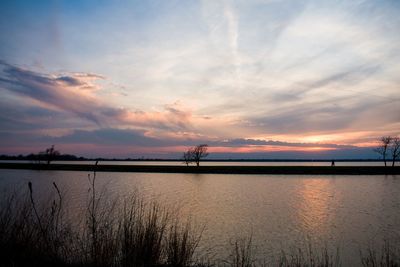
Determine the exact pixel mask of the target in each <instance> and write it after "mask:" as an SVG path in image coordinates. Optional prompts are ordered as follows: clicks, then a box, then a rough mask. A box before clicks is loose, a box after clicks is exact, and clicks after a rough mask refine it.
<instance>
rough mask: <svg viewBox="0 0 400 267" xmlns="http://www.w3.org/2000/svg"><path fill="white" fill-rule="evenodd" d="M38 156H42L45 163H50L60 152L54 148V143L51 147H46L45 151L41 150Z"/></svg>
mask: <svg viewBox="0 0 400 267" xmlns="http://www.w3.org/2000/svg"><path fill="white" fill-rule="evenodd" d="M39 155H40V158H43V159H44V160H45V161H46V162H47V164H50V162H52V161H53V160H54V159H55V158H56V157H57V156H59V155H60V152H59V151H58V150H55V148H54V145H52V146H51V147H49V148H47V149H46V150H45V151H42V152H40V153H39Z"/></svg>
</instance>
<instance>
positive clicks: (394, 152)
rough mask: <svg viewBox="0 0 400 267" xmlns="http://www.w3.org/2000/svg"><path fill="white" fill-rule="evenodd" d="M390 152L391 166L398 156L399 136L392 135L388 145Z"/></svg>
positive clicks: (399, 151) (399, 153) (399, 148)
mask: <svg viewBox="0 0 400 267" xmlns="http://www.w3.org/2000/svg"><path fill="white" fill-rule="evenodd" d="M389 150H390V154H391V156H392V167H394V165H395V163H396V159H397V158H398V157H399V156H400V138H399V137H393V138H392V142H391V144H390V147H389Z"/></svg>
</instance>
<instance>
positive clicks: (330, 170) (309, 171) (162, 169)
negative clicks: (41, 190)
mask: <svg viewBox="0 0 400 267" xmlns="http://www.w3.org/2000/svg"><path fill="white" fill-rule="evenodd" d="M0 169H20V170H53V171H89V172H92V171H97V172H148V173H198V174H276V175H280V174H285V175H398V174H400V166H395V167H391V166H388V167H384V166H333V167H331V166H289V165H288V166H199V167H197V166H172V165H108V164H107V165H101V164H100V165H97V166H94V165H84V164H50V165H47V164H34V163H0Z"/></svg>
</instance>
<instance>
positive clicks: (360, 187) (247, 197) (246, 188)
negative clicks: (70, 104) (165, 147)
mask: <svg viewBox="0 0 400 267" xmlns="http://www.w3.org/2000/svg"><path fill="white" fill-rule="evenodd" d="M87 176H88V173H87V172H65V171H28V170H0V188H2V189H4V188H8V189H10V188H26V183H27V181H32V182H33V185H34V192H35V194H36V195H45V192H47V191H49V190H51V183H52V182H53V181H55V182H56V183H57V184H59V186H60V187H61V188H63V190H64V191H65V192H66V194H67V197H68V199H69V205H71V206H72V207H74V208H79V207H82V206H83V205H84V203H85V201H86V193H87V189H88V187H89V184H88V179H87ZM97 181H98V186H99V187H101V186H106V188H107V193H108V194H109V195H111V196H126V195H129V194H130V193H131V192H132V191H133V190H135V189H139V190H140V192H141V193H142V194H143V196H144V197H145V198H148V199H154V198H156V199H158V200H160V201H161V202H162V203H165V204H166V205H169V206H173V207H179V208H180V211H181V214H182V215H181V216H182V218H186V217H188V216H191V218H192V220H193V221H195V222H196V223H197V224H198V225H205V226H206V228H205V229H206V230H205V232H204V234H203V239H202V243H201V248H202V253H204V254H208V255H211V256H212V255H218V256H221V257H226V256H227V255H228V252H227V247H228V246H229V244H230V242H232V240H234V239H235V238H241V237H246V236H249V235H251V234H252V235H253V241H254V244H255V246H256V255H257V257H259V258H263V257H264V256H276V255H278V254H279V253H280V251H281V249H285V250H290V249H293V248H294V247H299V246H300V247H303V248H304V247H306V246H307V244H309V243H313V244H322V245H325V244H327V245H328V246H331V247H332V248H334V249H336V247H339V249H340V251H341V259H342V263H344V265H345V266H349V265H351V266H357V265H359V264H360V262H359V253H360V249H366V248H367V247H368V245H372V246H374V245H375V246H380V245H377V244H380V242H381V241H382V240H383V239H384V238H400V177H399V176H287V175H215V174H160V173H98V174H97ZM205 248H208V250H207V249H205ZM214 257H216V258H218V257H217V256H214Z"/></svg>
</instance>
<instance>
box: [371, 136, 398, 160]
mask: <svg viewBox="0 0 400 267" xmlns="http://www.w3.org/2000/svg"><path fill="white" fill-rule="evenodd" d="M392 139H393V137H391V136H382V137H381V139H380V140H379V146H378V147H377V148H375V150H374V151H375V152H376V153H378V154H379V155H380V156H381V157H382V159H383V162H384V163H385V167H386V156H387V153H388V148H389V145H390V143H391V142H392Z"/></svg>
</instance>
